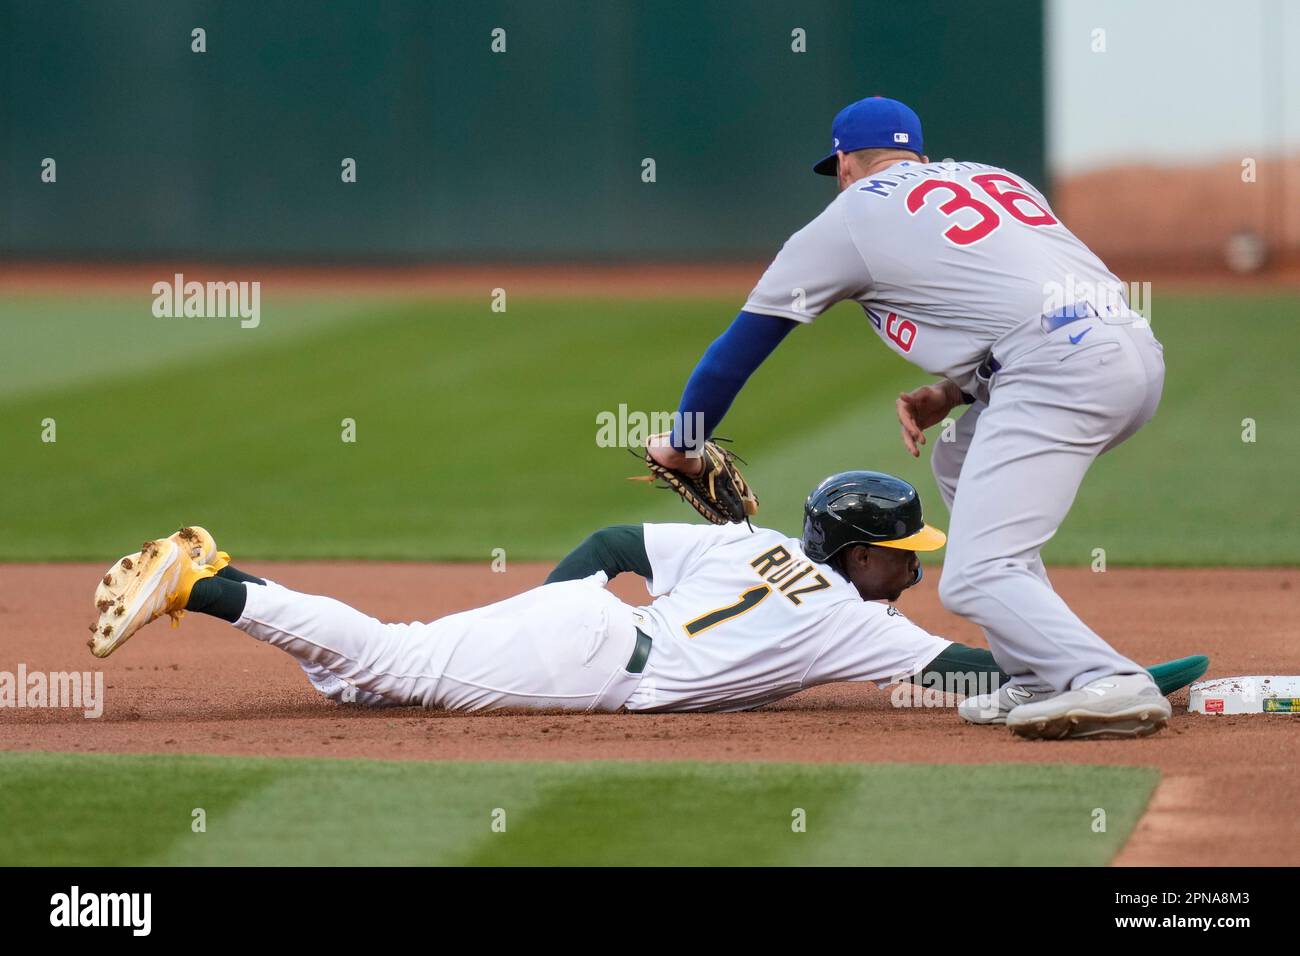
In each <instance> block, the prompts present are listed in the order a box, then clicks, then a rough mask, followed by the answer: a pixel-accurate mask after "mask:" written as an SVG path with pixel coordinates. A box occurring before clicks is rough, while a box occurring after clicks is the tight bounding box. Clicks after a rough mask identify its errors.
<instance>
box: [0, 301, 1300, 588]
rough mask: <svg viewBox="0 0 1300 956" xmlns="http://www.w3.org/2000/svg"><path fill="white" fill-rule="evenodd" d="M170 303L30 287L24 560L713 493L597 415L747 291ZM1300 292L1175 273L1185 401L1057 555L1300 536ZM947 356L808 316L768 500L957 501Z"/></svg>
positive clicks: (456, 544) (11, 315)
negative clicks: (937, 398) (938, 462)
mask: <svg viewBox="0 0 1300 956" xmlns="http://www.w3.org/2000/svg"><path fill="white" fill-rule="evenodd" d="M149 303H150V299H149V296H148V295H147V294H146V295H141V296H138V297H134V298H131V299H126V298H123V297H100V298H94V299H87V298H78V297H75V296H58V295H47V296H13V297H9V298H3V299H0V328H2V329H3V330H4V333H5V336H4V348H3V351H2V352H0V443H2V448H3V455H0V486H3V488H4V495H3V497H0V560H41V559H54V560H65V559H90V558H93V559H97V560H108V559H111V558H112V557H114V556H116V555H118V554H120V553H122V552H123V551H125V550H128V549H130V548H133V547H135V546H136V545H138V543H139V541H141V540H143V539H144V538H145V537H148V536H153V535H158V534H163V533H166V532H168V531H170V530H172V529H174V528H175V527H177V526H179V525H180V524H183V523H190V522H197V523H202V524H205V525H207V526H208V527H209V528H211V529H212V530H213V531H214V532H216V534H217V536H218V540H219V541H220V542H221V544H222V545H223V547H226V548H227V549H228V550H231V551H232V552H234V553H235V554H236V555H239V556H241V557H246V558H254V557H256V558H331V557H337V558H348V557H359V558H401V559H465V560H476V561H487V560H489V557H490V555H491V553H492V551H493V549H494V548H504V549H505V550H506V553H507V555H508V556H509V557H510V558H512V559H528V558H539V559H549V558H556V557H558V556H560V555H562V554H563V553H564V552H565V551H566V550H567V549H568V548H570V547H571V546H572V545H574V544H576V543H577V541H578V540H580V539H581V538H582V537H583V536H584V535H585V534H587V533H588V532H589V531H591V530H592V529H594V528H597V527H600V526H602V525H605V524H609V523H616V522H632V521H645V520H657V521H662V520H679V521H686V520H691V518H692V516H691V513H690V512H689V511H688V510H687V509H686V508H685V507H684V506H683V505H681V504H680V503H679V502H677V501H676V500H675V499H672V498H670V497H669V496H668V495H666V494H664V493H659V492H653V491H651V490H649V489H648V488H646V487H645V486H644V485H640V484H630V483H628V482H626V481H624V480H623V479H624V477H625V476H627V475H631V474H635V473H637V471H638V469H639V466H638V464H637V463H636V461H635V460H633V459H632V457H631V456H629V455H628V454H627V453H626V452H625V451H623V450H621V449H617V448H600V447H597V445H596V441H595V436H596V415H597V413H599V412H601V411H605V410H609V411H614V410H616V409H617V408H618V406H619V404H620V403H626V404H627V405H628V406H629V408H632V409H641V410H664V411H667V410H671V409H672V408H674V407H675V406H676V402H677V398H678V396H679V395H680V391H681V387H682V385H683V383H684V382H685V379H686V377H687V376H688V374H689V373H690V370H691V368H692V367H693V365H694V363H695V361H696V359H697V358H698V357H699V354H700V353H701V351H702V350H703V349H704V347H705V346H706V345H707V344H708V342H709V341H710V340H711V339H712V338H713V337H714V336H715V335H716V334H717V333H718V332H719V331H720V330H721V329H722V328H723V327H724V326H725V325H726V323H727V321H728V320H729V318H730V316H731V315H732V314H734V311H735V309H736V303H735V302H732V301H709V300H700V301H623V300H600V299H580V300H574V301H554V300H552V301H529V300H528V299H526V298H524V297H522V296H515V297H512V298H511V299H510V306H509V311H507V312H506V313H494V312H491V311H490V310H489V308H488V298H487V296H486V294H485V295H484V296H483V297H482V298H481V299H477V300H473V301H468V300H438V301H428V300H417V299H411V298H400V297H391V296H387V297H385V296H373V297H351V298H343V299H328V300H326V299H319V298H311V297H294V296H284V295H280V296H275V295H271V294H267V295H265V296H264V297H263V303H262V322H261V326H260V327H259V328H256V329H240V328H239V327H238V322H237V321H236V320H217V319H158V318H155V317H154V316H153V315H152V314H151V313H150V310H149ZM1298 305H1300V300H1298V299H1297V298H1295V297H1286V296H1263V295H1254V296H1244V295H1238V296H1208V295H1207V296H1199V297H1194V298H1193V297H1176V296H1166V297H1158V298H1157V300H1156V311H1155V315H1154V324H1155V327H1156V330H1157V333H1158V334H1159V335H1160V337H1161V339H1162V340H1163V341H1164V343H1165V347H1166V357H1167V361H1168V366H1169V380H1168V384H1167V389H1166V394H1165V400H1164V404H1163V406H1162V408H1161V411H1160V414H1159V415H1158V416H1157V418H1156V420H1155V421H1154V422H1153V423H1152V424H1150V425H1149V426H1148V427H1147V428H1146V429H1144V430H1143V431H1142V432H1141V433H1140V434H1139V435H1138V436H1137V437H1136V438H1135V439H1134V440H1132V441H1130V442H1129V443H1128V444H1126V445H1125V446H1123V447H1121V448H1120V449H1118V450H1117V451H1115V452H1114V453H1112V454H1111V455H1108V456H1105V457H1104V458H1103V459H1102V460H1101V461H1100V462H1099V463H1098V464H1097V466H1096V467H1095V468H1094V471H1093V473H1092V474H1091V475H1090V476H1089V478H1088V480H1087V482H1086V483H1085V485H1084V490H1083V492H1082V494H1081V495H1080V497H1079V500H1078V502H1077V504H1076V506H1075V510H1074V512H1073V513H1072V514H1071V516H1070V518H1069V519H1068V521H1067V522H1066V524H1065V526H1064V527H1063V528H1062V530H1061V532H1060V534H1059V535H1058V536H1057V538H1056V540H1055V541H1053V542H1052V543H1051V544H1050V545H1049V547H1048V551H1047V557H1048V560H1049V561H1053V562H1057V563H1068V564H1085V563H1087V562H1089V561H1090V560H1091V558H1092V550H1093V549H1094V548H1097V547H1102V548H1105V549H1106V552H1107V560H1108V562H1109V563H1110V564H1206V565H1216V564H1277V563H1284V564H1294V563H1300V518H1298V517H1297V511H1296V509H1295V508H1294V506H1293V503H1292V500H1293V486H1294V478H1293V474H1294V472H1295V471H1296V469H1297V467H1300V428H1297V426H1296V425H1295V424H1294V416H1292V415H1291V413H1290V411H1289V409H1290V407H1291V404H1292V397H1293V396H1292V394H1291V393H1292V392H1293V391H1294V382H1295V376H1294V374H1293V372H1292V369H1291V368H1290V365H1289V363H1290V362H1291V361H1292V359H1293V357H1294V356H1295V354H1296V353H1297V348H1296V346H1297V344H1300V328H1297V325H1296V322H1295V318H1296V314H1297V311H1298V309H1297V306H1298ZM926 378H927V377H926V376H925V375H923V374H922V373H920V372H918V371H917V370H915V369H913V368H911V367H910V366H908V365H907V364H906V363H904V362H903V361H902V360H901V359H898V358H897V357H895V356H893V355H891V354H889V353H888V352H886V350H885V349H883V348H882V347H881V346H880V344H879V343H878V342H876V341H875V336H874V334H873V333H871V331H870V330H869V329H868V328H866V327H865V325H864V320H863V319H862V318H861V315H860V313H859V312H857V311H856V310H855V309H854V308H853V307H850V306H840V307H837V308H836V309H835V310H833V311H832V312H831V313H830V314H829V315H827V316H825V317H824V318H823V319H821V320H819V321H818V322H817V323H816V324H815V325H814V326H813V327H811V328H809V329H806V330H799V331H798V332H797V333H796V334H795V335H793V336H791V338H790V339H789V340H788V341H787V343H786V344H784V345H783V346H782V347H781V348H780V349H778V350H777V353H776V354H775V355H774V356H773V357H772V359H770V360H769V362H768V363H767V364H766V365H765V366H764V367H763V368H761V369H760V370H759V371H758V372H757V373H756V375H755V376H754V378H753V379H752V380H751V382H750V384H749V385H748V387H747V388H746V390H745V391H744V392H743V393H742V395H741V397H740V399H739V400H738V402H737V404H736V406H735V408H734V409H733V410H732V412H731V414H730V415H729V416H728V418H727V420H726V421H725V423H724V424H723V426H722V428H721V429H720V431H721V433H722V434H724V435H727V436H730V437H732V438H734V439H736V447H737V449H738V450H739V451H740V452H741V454H743V455H744V456H745V457H746V458H747V459H748V460H749V461H750V462H751V465H750V468H749V471H748V474H749V476H750V478H751V479H752V481H753V482H754V484H755V486H756V487H757V489H758V491H759V493H760V496H761V498H762V499H763V511H762V515H761V518H762V522H763V523H764V524H767V525H770V526H775V527H778V528H780V529H782V530H785V531H788V532H796V531H797V530H798V527H799V515H800V507H801V505H802V502H803V498H804V496H805V495H806V493H807V491H808V489H809V488H810V487H811V486H812V485H813V484H815V483H816V481H817V480H819V479H820V478H821V477H823V476H824V475H826V474H829V473H830V472H832V471H836V470H839V469H842V468H848V467H871V468H877V469H881V470H886V471H892V472H895V473H897V474H900V475H902V476H904V477H906V478H908V479H909V480H912V481H915V482H917V483H918V485H919V486H920V487H921V489H922V494H923V496H924V498H925V500H926V502H927V507H928V511H929V515H930V517H931V518H932V519H934V520H936V521H937V522H938V523H940V524H943V523H945V520H946V515H945V514H944V509H943V506H942V504H941V503H940V501H939V499H938V495H937V492H936V491H935V489H934V487H933V484H932V482H931V480H930V476H929V469H928V464H927V460H925V459H923V460H922V461H920V462H917V461H914V460H912V459H911V458H909V457H908V456H907V455H906V454H905V452H904V451H903V450H902V448H901V446H900V445H899V442H898V438H897V426H896V424H895V423H894V421H893V399H894V396H895V395H896V393H897V392H898V391H899V390H901V389H903V388H908V387H911V386H913V385H916V384H919V383H921V382H923V381H925V380H926ZM46 418H52V419H54V420H55V422H56V423H57V424H56V427H57V439H58V440H57V442H55V443H53V444H50V443H44V442H42V441H41V427H42V426H41V422H42V420H43V419H46ZM344 418H351V419H354V420H355V422H356V429H357V441H356V442H355V443H354V444H349V443H344V442H343V441H341V440H340V436H341V431H342V429H341V424H340V423H341V421H342V420H343V419H344ZM1243 418H1253V419H1254V420H1255V421H1256V425H1257V430H1258V440H1257V441H1256V442H1255V443H1254V444H1246V443H1243V442H1242V441H1241V430H1242V426H1241V421H1242V419H1243Z"/></svg>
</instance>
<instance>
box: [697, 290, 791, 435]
mask: <svg viewBox="0 0 1300 956" xmlns="http://www.w3.org/2000/svg"><path fill="white" fill-rule="evenodd" d="M798 324H799V323H798V322H796V321H794V320H793V319H785V318H781V317H780V316H775V315H761V314H760V313H758V312H744V311H742V312H741V313H740V314H739V315H737V316H736V320H735V321H734V322H732V323H731V325H730V326H728V327H727V331H725V332H723V333H722V335H720V336H719V337H718V338H717V339H715V340H714V342H713V344H712V345H710V346H709V348H708V350H707V351H706V352H705V353H704V357H703V358H701V359H700V362H699V364H698V365H696V366H695V371H694V372H692V373H691V377H690V380H689V381H688V382H687V383H686V389H685V391H683V392H682V400H681V404H680V405H679V406H678V409H677V411H678V414H677V419H676V421H674V423H673V438H672V443H673V447H674V448H676V449H678V450H679V451H688V450H690V449H692V448H698V447H700V446H701V445H703V444H704V442H705V440H706V439H708V438H709V437H710V436H711V435H712V434H713V429H714V428H716V427H717V426H718V423H719V422H721V421H722V418H723V416H724V415H726V414H727V410H728V409H729V408H731V403H732V402H733V401H735V398H736V395H737V394H738V393H739V392H740V390H741V388H743V387H744V385H745V382H747V381H748V380H749V376H750V375H752V374H753V373H754V370H755V369H757V368H758V367H759V366H760V365H762V364H763V360H764V359H766V358H767V357H768V356H769V355H771V354H772V351H773V350H774V349H775V348H776V347H777V346H778V345H780V344H781V340H782V339H784V338H785V337H786V336H787V335H789V334H790V330H791V329H793V328H794V327H795V326H796V325H798ZM696 416H698V417H696ZM697 426H698V427H697Z"/></svg>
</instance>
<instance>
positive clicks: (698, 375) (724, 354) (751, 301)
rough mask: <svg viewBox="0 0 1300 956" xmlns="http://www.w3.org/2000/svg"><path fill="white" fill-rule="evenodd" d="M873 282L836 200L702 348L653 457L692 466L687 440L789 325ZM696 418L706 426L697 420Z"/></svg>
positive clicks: (712, 419)
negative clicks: (667, 434) (665, 436)
mask: <svg viewBox="0 0 1300 956" xmlns="http://www.w3.org/2000/svg"><path fill="white" fill-rule="evenodd" d="M870 286H871V276H870V273H869V272H868V271H867V268H866V265H865V263H864V262H863V259H862V256H861V254H860V253H859V252H858V249H857V246H856V245H855V244H854V242H853V239H852V237H851V236H850V234H849V230H848V227H847V226H846V225H845V222H844V206H843V205H842V204H841V203H839V202H832V203H831V204H830V205H829V206H827V207H826V209H825V210H823V211H822V213H821V214H820V215H819V216H817V218H816V219H814V220H813V221H812V222H810V223H808V225H806V226H804V227H803V228H802V229H800V230H799V231H798V232H796V233H795V234H794V235H793V236H791V237H790V238H789V239H788V240H787V241H786V243H785V245H784V246H782V247H781V251H780V252H778V253H777V255H776V258H775V259H773V260H772V263H771V265H769V266H768V267H767V271H765V272H764V273H763V275H762V277H761V278H760V279H759V280H758V284H757V285H755V286H754V288H753V290H752V291H751V292H750V293H749V298H748V299H746V300H745V306H744V308H743V309H742V310H741V312H740V314H739V315H738V316H736V320H735V321H734V322H733V323H732V324H731V326H730V328H728V329H727V331H726V332H725V333H723V335H722V336H721V337H720V338H718V339H717V340H716V341H714V342H713V344H712V345H710V346H709V348H708V351H706V352H705V353H704V356H703V358H701V359H700V362H699V364H698V365H696V367H695V371H694V372H693V373H692V374H691V378H690V380H689V381H688V382H687V383H686V388H685V389H684V390H683V392H682V400H681V403H680V404H679V406H678V410H677V411H678V414H677V421H676V424H675V427H674V429H673V433H672V436H671V438H670V440H669V441H668V442H666V443H663V444H662V445H660V446H659V447H657V448H652V449H651V454H652V455H653V456H654V458H655V459H656V460H657V461H658V462H659V463H660V464H661V465H664V466H666V467H669V468H677V469H683V468H685V469H686V470H688V472H689V471H690V469H689V465H688V464H687V462H688V461H689V462H691V463H692V464H698V463H697V462H694V461H692V460H690V459H687V458H686V456H685V455H684V454H683V453H684V452H685V451H686V450H688V445H689V446H690V447H698V446H699V445H700V444H703V443H704V441H705V440H706V439H708V438H709V437H711V436H712V434H713V429H714V428H716V427H717V425H718V424H719V423H720V422H721V421H722V418H723V416H724V415H725V414H726V413H727V410H728V409H729V408H730V407H731V404H732V402H733V401H734V400H735V398H736V396H737V395H738V394H739V392H740V390H741V388H742V387H744V385H745V383H746V382H747V381H748V380H749V377H750V375H752V374H753V373H754V370H755V369H757V368H758V367H759V365H761V364H762V363H763V361H764V360H765V359H766V358H767V357H768V356H769V355H771V354H772V352H773V350H774V349H775V348H776V347H777V346H778V345H780V344H781V342H782V341H783V340H784V339H785V337H786V336H787V335H789V334H790V331H791V330H792V329H793V328H794V327H795V326H796V325H800V324H805V323H808V322H811V321H813V319H815V318H816V317H817V316H819V315H821V314H822V313H823V312H825V311H826V310H827V309H829V308H830V307H831V306H832V305H834V304H835V303H836V302H840V301H842V300H844V299H849V298H853V297H854V296H857V295H860V294H862V293H863V292H865V291H866V290H867V289H869V288H870ZM695 416H701V417H700V418H696V417H695ZM697 422H698V423H699V424H701V425H702V427H700V428H696V427H695V424H696V423H697ZM686 423H690V424H689V425H687V424H686ZM683 425H686V428H685V429H683Z"/></svg>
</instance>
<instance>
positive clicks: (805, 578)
mask: <svg viewBox="0 0 1300 956" xmlns="http://www.w3.org/2000/svg"><path fill="white" fill-rule="evenodd" d="M749 566H750V567H751V568H753V569H754V570H755V572H757V573H758V576H759V577H760V578H762V579H763V580H764V581H766V582H767V583H768V584H770V585H773V586H774V587H776V589H777V590H778V591H779V592H781V593H782V594H784V595H785V596H786V597H787V598H788V599H789V600H790V603H791V604H794V605H799V604H802V603H803V595H807V594H812V593H813V592H815V591H825V590H826V589H827V588H829V587H830V586H831V582H829V581H827V580H826V578H825V577H823V576H822V574H821V572H820V571H818V570H817V565H815V564H813V563H812V562H811V561H795V560H794V559H793V558H792V557H791V555H790V552H789V551H788V550H787V549H786V548H785V547H784V546H782V545H777V546H776V547H775V548H770V549H768V550H767V551H764V552H763V553H762V554H760V555H759V556H758V557H756V558H755V559H754V560H753V561H750V562H749Z"/></svg>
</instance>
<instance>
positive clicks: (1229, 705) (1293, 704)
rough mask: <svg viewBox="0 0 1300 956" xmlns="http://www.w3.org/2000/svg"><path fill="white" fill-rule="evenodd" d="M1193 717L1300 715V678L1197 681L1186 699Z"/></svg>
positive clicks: (1222, 678) (1221, 678)
mask: <svg viewBox="0 0 1300 956" xmlns="http://www.w3.org/2000/svg"><path fill="white" fill-rule="evenodd" d="M1187 710H1188V712H1190V713H1193V714H1211V715H1218V714H1300V676H1294V675H1292V676H1277V675H1274V676H1261V675H1256V676H1253V677H1216V678H1215V679H1214V680H1203V681H1197V682H1196V683H1195V684H1193V685H1192V687H1191V690H1190V692H1189V694H1188V699H1187Z"/></svg>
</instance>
